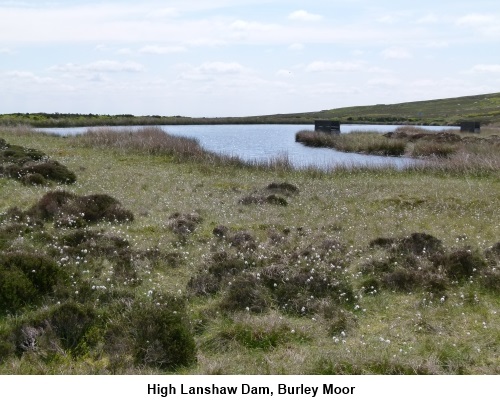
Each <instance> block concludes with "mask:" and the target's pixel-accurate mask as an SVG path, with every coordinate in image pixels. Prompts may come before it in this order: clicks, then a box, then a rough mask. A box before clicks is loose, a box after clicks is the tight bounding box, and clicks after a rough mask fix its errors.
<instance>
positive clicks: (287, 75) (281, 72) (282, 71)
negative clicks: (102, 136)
mask: <svg viewBox="0 0 500 405" xmlns="http://www.w3.org/2000/svg"><path fill="white" fill-rule="evenodd" d="M276 76H279V77H285V78H290V77H294V74H293V72H291V71H290V70H288V69H280V70H278V71H277V72H276Z"/></svg>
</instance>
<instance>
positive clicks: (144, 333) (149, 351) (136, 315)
mask: <svg viewBox="0 0 500 405" xmlns="http://www.w3.org/2000/svg"><path fill="white" fill-rule="evenodd" d="M132 315H133V319H132V324H133V328H134V329H133V331H132V333H133V335H134V338H135V339H134V353H135V359H136V361H137V362H138V363H139V364H146V365H150V366H155V367H158V368H160V369H166V370H175V369H177V368H179V367H185V366H190V365H191V364H193V363H194V362H195V361H196V344H195V341H194V337H193V334H192V331H191V329H190V326H189V322H188V317H187V314H186V309H185V305H184V303H183V302H182V301H181V300H175V299H174V298H171V299H169V301H168V303H165V304H163V305H160V306H156V305H153V304H143V305H137V304H136V306H135V308H134V310H133V314H132Z"/></svg>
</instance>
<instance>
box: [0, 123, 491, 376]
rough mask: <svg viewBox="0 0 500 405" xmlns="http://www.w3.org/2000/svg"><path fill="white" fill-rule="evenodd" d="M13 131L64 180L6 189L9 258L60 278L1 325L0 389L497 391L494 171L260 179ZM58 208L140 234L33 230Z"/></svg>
mask: <svg viewBox="0 0 500 405" xmlns="http://www.w3.org/2000/svg"><path fill="white" fill-rule="evenodd" d="M15 131H16V130H14V131H12V132H10V131H8V130H3V132H1V133H0V137H1V138H4V139H5V140H6V141H7V142H8V143H12V144H22V146H23V147H28V148H34V149H37V150H40V151H43V152H44V153H46V154H47V155H48V156H51V157H53V158H55V159H57V160H58V161H60V162H61V163H62V164H64V165H66V166H67V167H68V168H69V169H70V170H72V171H74V172H75V173H76V174H77V181H76V182H75V183H72V184H64V185H57V186H56V185H54V184H51V185H43V186H37V187H26V186H24V185H22V184H21V183H19V182H16V181H12V180H10V179H7V178H3V179H0V187H1V189H0V190H1V191H0V192H1V196H2V198H1V199H0V248H1V251H2V257H7V258H11V257H13V256H15V255H19V254H23V255H28V256H30V257H31V256H36V257H38V256H41V257H44V258H46V260H49V261H50V262H51V263H55V264H54V265H55V266H56V268H57V269H58V271H60V272H61V274H66V275H67V278H66V279H65V278H64V277H61V278H59V277H58V278H57V279H58V280H59V282H58V283H56V284H51V282H50V283H49V282H47V288H46V289H45V287H44V289H43V292H42V290H38V288H39V287H33V288H35V289H37V290H36V291H35V290H34V289H31V290H29V291H32V292H35V293H36V294H37V295H36V297H35V298H36V299H33V300H32V301H31V302H30V303H29V304H27V305H24V304H23V305H19V306H16V308H11V310H10V313H8V314H7V313H6V312H3V313H2V316H0V373H5V374H8V373H16V374H33V373H36V374H47V373H52V374H54V373H55V374H72V373H80V374H87V373H99V374H111V373H115V374H158V373H173V372H174V373H183V374H324V373H329V374H464V373H465V374H497V373H499V372H500V363H499V361H498V359H499V356H498V349H497V345H496V344H495V343H496V341H497V339H498V334H499V333H500V322H499V311H498V308H499V305H500V301H499V298H498V291H499V290H498V288H499V287H498V285H499V281H498V280H499V267H500V253H499V252H500V249H499V248H498V243H500V240H499V235H500V228H499V226H500V225H499V224H498V221H493V220H492V218H496V216H497V215H498V202H499V201H500V189H499V183H498V168H497V166H494V165H493V166H490V167H488V166H486V167H485V168H484V169H481V170H479V169H477V166H474V165H468V163H467V161H464V162H462V165H463V166H461V168H460V169H450V168H449V167H450V166H447V165H450V162H452V161H453V159H454V156H457V153H455V154H453V155H452V156H450V157H448V158H446V159H440V160H439V159H438V158H435V159H436V162H443V163H439V164H442V165H443V166H442V167H439V166H438V164H437V163H436V164H434V161H433V159H434V158H433V159H430V162H429V164H426V165H421V166H418V167H414V168H409V169H404V170H395V169H388V168H348V167H344V168H337V169H335V170H331V171H319V170H313V169H307V170H292V169H290V168H287V167H286V164H285V165H281V166H280V165H278V166H280V168H268V169H266V168H265V167H264V166H259V165H251V164H250V165H247V164H220V165H219V164H211V163H209V162H211V161H210V159H208V160H205V158H201V159H198V158H193V159H189V158H187V157H176V156H175V152H171V150H170V151H165V152H161V153H160V152H149V150H151V149H148V148H145V149H140V148H139V149H137V150H135V149H133V148H131V149H127V148H125V147H122V146H118V145H115V146H113V145H110V146H102V147H101V146H99V145H95V146H92V144H79V142H80V140H71V139H66V138H56V137H49V136H46V135H43V134H39V133H37V134H31V135H23V136H22V137H18V136H17V135H16V132H15ZM161 136H162V137H163V136H164V135H163V134H161ZM487 137H488V136H487ZM485 145H486V144H485ZM487 145H490V144H487ZM471 147H472V146H471ZM473 147H474V148H476V149H475V150H476V151H480V150H482V149H481V148H483V146H482V144H481V143H477V144H476V143H474V144H473ZM141 148H142V147H141ZM486 149H487V148H486ZM489 156H491V158H495V153H494V149H493V148H490V155H489ZM469 159H470V158H469ZM488 159H490V158H488ZM469 161H470V160H469ZM488 161H489V162H491V160H488ZM212 162H213V161H212ZM433 164H434V166H433ZM474 167H476V169H474ZM54 192H57V193H58V194H56V195H60V196H61V195H62V196H65V195H66V196H68V195H69V196H71V198H69V199H68V200H67V201H66V203H69V202H70V200H71V204H75V202H77V201H80V198H82V197H83V196H96V195H107V196H109V197H111V198H113V199H114V200H113V201H118V202H119V203H120V206H119V207H124V208H123V209H126V210H129V211H130V212H131V213H132V214H133V220H132V221H130V220H129V221H123V222H119V221H114V220H108V219H106V218H103V219H99V220H98V221H90V222H83V223H81V227H80V228H76V229H75V228H72V227H68V226H57V225H56V223H54V222H53V220H51V219H50V216H49V217H48V218H38V219H37V218H34V215H31V216H28V215H27V214H26V213H27V212H28V211H29V210H30V209H31V208H32V207H34V206H37V204H38V203H39V202H40V201H41V200H42V199H43V198H44V196H46V195H47V193H54ZM65 193H67V194H65ZM52 195H54V194H52ZM249 195H263V196H265V197H267V196H269V195H275V196H277V197H281V198H284V199H286V201H287V203H288V204H287V205H286V206H285V205H276V204H269V203H264V204H249V205H244V204H241V203H240V202H239V201H240V200H241V199H242V198H244V197H245V196H249ZM49 200H50V199H49ZM104 200H105V201H107V200H108V199H107V198H104ZM66 203H63V204H58V203H57V201H56V203H55V204H54V205H53V207H52V208H53V209H52V211H51V212H53V213H55V215H56V216H57V212H59V210H60V208H61V207H64V206H65V204H66ZM49 205H50V204H49ZM91 205H92V204H91ZM92 206H93V205H92ZM97 206H100V205H99V204H97V205H96V207H97ZM80 208H81V207H80ZM102 211H103V209H96V212H102ZM92 212H93V211H92ZM201 219H202V220H201ZM185 229H186V230H189V233H187V232H186V234H185V236H180V235H179V232H180V233H183V232H184V230H185ZM177 230H179V232H177ZM14 267H15V268H16V270H15V271H16V272H17V274H18V275H22V276H23V277H25V279H24V280H25V281H26V279H28V280H30V282H31V279H29V277H33V273H30V272H29V271H27V273H26V272H24V271H23V269H24V267H22V266H20V265H19V264H16V265H15V266H14V265H13V264H12V265H11V264H9V265H8V270H5V271H9V272H10V271H13V269H14ZM419 267H420V269H419ZM4 269H5V266H4ZM474 269H475V270H474ZM29 270H32V269H31V268H29ZM2 271H4V270H2ZM28 274H29V277H28ZM35 274H36V273H35ZM51 274H52V273H51ZM63 279H64V280H63ZM11 280H13V279H11ZM16 280H17V279H16ZM49 281H50V280H49ZM23 283H24V282H23ZM25 284H26V285H27V283H24V284H23V285H25ZM32 284H33V283H32ZM2 285H3V284H2ZM20 285H21V284H20ZM33 285H34V284H33ZM37 286H38V284H37ZM9 292H11V291H10V290H9ZM247 308H248V309H247ZM4 309H5V308H4ZM174 312H175V313H174ZM63 326H67V329H64V327H63ZM174 332H175V333H174ZM172 350H173V351H174V352H175V353H173V352H172ZM177 354H178V355H179V357H175V356H176V355H177Z"/></svg>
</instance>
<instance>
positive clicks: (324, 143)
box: [295, 131, 406, 156]
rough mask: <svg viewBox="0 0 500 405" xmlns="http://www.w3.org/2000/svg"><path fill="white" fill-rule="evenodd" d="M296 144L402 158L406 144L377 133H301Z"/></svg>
mask: <svg viewBox="0 0 500 405" xmlns="http://www.w3.org/2000/svg"><path fill="white" fill-rule="evenodd" d="M295 140H296V142H301V143H303V144H304V145H306V146H315V147H327V148H334V149H337V150H340V151H343V152H356V153H368V154H371V155H382V156H402V155H403V154H404V153H405V147H406V142H404V141H402V140H399V139H388V138H385V137H383V136H382V135H381V134H379V133H376V132H362V131H356V132H351V133H349V134H348V135H327V134H323V133H321V132H314V131H299V132H298V133H297V134H296V136H295Z"/></svg>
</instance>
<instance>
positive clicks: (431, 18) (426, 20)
mask: <svg viewBox="0 0 500 405" xmlns="http://www.w3.org/2000/svg"><path fill="white" fill-rule="evenodd" d="M438 22H439V17H438V16H437V15H436V14H434V13H429V14H427V15H426V16H424V17H422V18H419V19H418V20H417V23H418V24H436V23H438Z"/></svg>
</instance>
